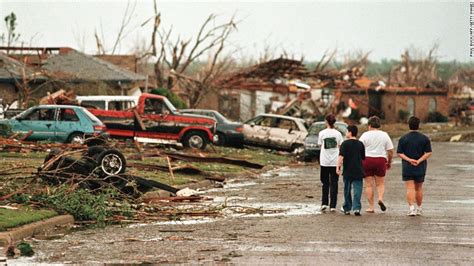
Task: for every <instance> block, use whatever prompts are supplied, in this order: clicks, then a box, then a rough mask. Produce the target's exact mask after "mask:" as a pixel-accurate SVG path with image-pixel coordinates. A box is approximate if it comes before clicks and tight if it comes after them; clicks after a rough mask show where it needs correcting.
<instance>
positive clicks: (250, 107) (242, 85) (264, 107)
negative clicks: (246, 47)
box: [219, 58, 321, 120]
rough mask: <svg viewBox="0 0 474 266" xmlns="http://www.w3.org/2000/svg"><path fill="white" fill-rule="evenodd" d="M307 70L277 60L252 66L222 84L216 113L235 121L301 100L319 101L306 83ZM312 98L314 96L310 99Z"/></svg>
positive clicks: (286, 61)
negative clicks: (294, 100)
mask: <svg viewBox="0 0 474 266" xmlns="http://www.w3.org/2000/svg"><path fill="white" fill-rule="evenodd" d="M307 77H308V70H307V69H306V67H305V66H304V64H303V63H302V62H301V61H297V60H291V59H284V58H279V59H275V60H271V61H268V62H265V63H262V64H258V65H255V66H253V67H250V68H248V69H245V70H243V71H241V72H239V73H236V74H234V75H232V76H230V77H228V78H226V79H224V80H223V81H222V82H221V90H220V93H219V111H220V112H221V113H223V114H225V115H226V116H228V117H229V118H231V119H234V120H247V119H250V118H252V117H254V116H255V115H258V114H262V113H268V112H271V111H274V112H277V110H278V109H280V108H284V107H285V105H286V104H287V103H288V102H290V101H292V100H293V99H296V98H297V97H301V95H303V94H305V95H306V96H305V97H309V98H315V99H319V98H320V97H321V95H320V90H318V91H319V94H318V92H317V91H311V87H310V82H308V80H306V78H307ZM313 94H314V95H313Z"/></svg>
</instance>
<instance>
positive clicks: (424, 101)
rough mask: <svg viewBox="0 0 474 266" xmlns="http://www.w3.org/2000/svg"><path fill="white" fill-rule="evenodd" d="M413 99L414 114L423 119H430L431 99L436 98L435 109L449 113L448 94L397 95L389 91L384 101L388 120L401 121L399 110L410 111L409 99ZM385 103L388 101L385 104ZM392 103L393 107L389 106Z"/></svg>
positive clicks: (446, 114)
mask: <svg viewBox="0 0 474 266" xmlns="http://www.w3.org/2000/svg"><path fill="white" fill-rule="evenodd" d="M410 98H411V99H413V101H414V102H415V106H414V115H415V116H417V117H419V118H420V119H421V120H422V121H426V120H427V119H428V114H429V112H430V110H429V106H430V104H429V101H430V99H434V100H435V102H436V109H435V111H437V112H440V113H441V114H442V115H444V116H448V114H449V100H448V97H447V95H396V96H395V94H394V93H389V94H386V95H384V97H383V100H382V102H383V103H384V107H386V108H384V111H385V118H386V120H387V121H388V122H401V121H399V115H398V112H399V111H400V110H404V111H408V102H409V99H410ZM385 103H387V104H386V105H385ZM390 103H391V105H392V108H391V109H390V108H388V106H389V105H390Z"/></svg>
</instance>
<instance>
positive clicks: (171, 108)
mask: <svg viewBox="0 0 474 266" xmlns="http://www.w3.org/2000/svg"><path fill="white" fill-rule="evenodd" d="M163 100H164V102H165V104H166V106H167V107H168V109H170V112H171V113H172V114H176V113H178V110H176V107H174V105H173V104H172V103H171V102H170V100H168V99H167V98H163Z"/></svg>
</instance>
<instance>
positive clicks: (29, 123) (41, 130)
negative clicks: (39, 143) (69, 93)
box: [0, 105, 107, 144]
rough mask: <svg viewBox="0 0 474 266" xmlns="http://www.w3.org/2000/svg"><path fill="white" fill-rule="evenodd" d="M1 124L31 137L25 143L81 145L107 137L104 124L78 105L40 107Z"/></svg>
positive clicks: (35, 107)
mask: <svg viewBox="0 0 474 266" xmlns="http://www.w3.org/2000/svg"><path fill="white" fill-rule="evenodd" d="M0 123H1V124H6V125H9V126H10V128H11V130H12V131H13V133H20V134H29V136H28V137H27V138H26V140H49V141H58V142H66V143H80V144H82V143H83V142H84V139H86V138H89V137H95V136H103V137H107V133H106V132H105V125H104V124H103V123H102V122H101V121H100V120H99V119H98V118H97V117H95V116H94V115H93V114H91V113H90V112H89V111H87V109H85V108H83V107H79V106H70V105H38V106H34V107H31V108H30V109H28V110H26V111H24V112H22V113H21V114H19V115H17V116H15V117H13V118H11V119H8V120H2V121H0Z"/></svg>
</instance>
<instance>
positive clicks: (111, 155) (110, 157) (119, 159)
mask: <svg viewBox="0 0 474 266" xmlns="http://www.w3.org/2000/svg"><path fill="white" fill-rule="evenodd" d="M92 157H93V158H94V159H95V161H96V162H97V166H98V168H99V170H100V171H101V172H102V173H103V174H104V175H107V176H110V175H118V174H122V173H125V170H126V168H127V162H126V160H125V157H124V156H123V154H122V153H121V152H120V151H118V150H116V149H104V150H103V151H102V152H100V153H99V154H98V155H97V154H96V155H93V156H92Z"/></svg>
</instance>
